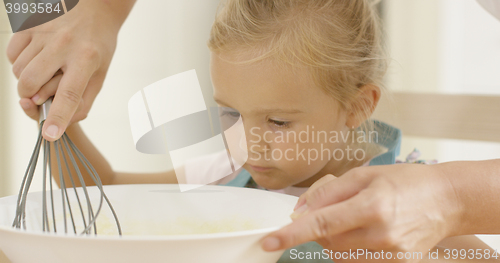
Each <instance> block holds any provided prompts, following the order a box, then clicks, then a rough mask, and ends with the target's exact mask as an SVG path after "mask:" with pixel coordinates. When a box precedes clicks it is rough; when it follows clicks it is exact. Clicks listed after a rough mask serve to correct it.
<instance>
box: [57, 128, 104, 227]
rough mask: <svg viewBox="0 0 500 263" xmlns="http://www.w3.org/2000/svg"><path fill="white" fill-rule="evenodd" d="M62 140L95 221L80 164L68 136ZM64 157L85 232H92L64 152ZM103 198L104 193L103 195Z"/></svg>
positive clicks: (90, 218)
mask: <svg viewBox="0 0 500 263" xmlns="http://www.w3.org/2000/svg"><path fill="white" fill-rule="evenodd" d="M61 140H62V142H63V144H64V147H65V148H66V153H67V155H68V156H69V159H70V161H71V163H72V164H73V167H74V169H75V172H76V175H77V176H78V180H79V181H80V184H81V187H82V189H83V190H84V191H83V193H84V195H85V199H86V202H87V206H88V214H89V221H90V222H92V221H94V222H95V220H93V215H94V211H93V208H92V202H91V201H90V197H89V195H88V192H87V186H86V185H85V181H84V180H83V176H82V174H81V172H80V168H79V167H78V164H77V163H76V161H75V158H74V157H73V153H72V152H71V150H70V149H69V147H68V143H67V141H66V138H65V137H64V136H63V137H62V139H61ZM61 151H62V152H64V151H63V149H62V147H61ZM63 159H64V163H65V164H66V167H67V169H68V174H69V175H70V176H69V178H70V179H71V185H72V186H73V189H74V190H75V196H76V199H77V201H78V205H79V207H80V211H81V213H82V219H83V225H84V228H85V230H84V232H86V233H87V234H90V229H91V228H90V227H89V225H92V224H89V225H87V222H86V220H85V212H84V211H83V207H82V203H81V201H80V197H79V195H78V191H77V190H76V187H75V181H74V180H73V176H72V175H71V171H70V169H69V165H68V161H67V159H66V157H65V155H64V154H63ZM101 199H102V195H101ZM101 204H102V202H101ZM97 215H98V213H97V214H96V216H97ZM93 225H94V233H95V234H97V226H96V224H95V223H94V224H93ZM87 230H88V231H87Z"/></svg>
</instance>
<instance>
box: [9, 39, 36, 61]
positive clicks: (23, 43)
mask: <svg viewBox="0 0 500 263" xmlns="http://www.w3.org/2000/svg"><path fill="white" fill-rule="evenodd" d="M30 42H31V34H29V33H26V32H20V33H16V34H14V36H12V38H11V39H10V41H9V45H8V46H7V58H8V59H9V61H10V63H11V64H14V62H15V61H16V60H17V58H18V57H19V55H21V53H22V52H23V50H24V49H26V47H27V46H28V45H29V44H30Z"/></svg>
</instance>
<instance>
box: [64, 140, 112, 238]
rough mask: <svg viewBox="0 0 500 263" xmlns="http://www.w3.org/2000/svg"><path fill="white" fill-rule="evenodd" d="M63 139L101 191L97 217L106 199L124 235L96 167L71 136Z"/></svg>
mask: <svg viewBox="0 0 500 263" xmlns="http://www.w3.org/2000/svg"><path fill="white" fill-rule="evenodd" d="M63 139H64V140H66V141H67V143H68V144H69V145H70V146H71V148H72V149H73V150H74V152H75V154H76V156H77V158H78V160H79V161H80V162H81V163H82V164H83V167H84V168H85V170H87V173H88V174H89V175H90V176H91V177H92V179H93V180H94V181H95V182H96V186H97V187H98V188H99V189H100V190H101V202H100V204H99V207H98V209H97V212H96V216H97V215H98V214H99V213H100V211H101V208H102V205H103V200H102V198H104V200H105V201H106V203H107V204H108V207H109V209H110V210H111V213H112V214H113V218H114V220H115V223H116V225H117V229H118V234H119V235H122V229H121V225H120V221H119V220H118V215H117V214H116V211H115V209H114V208H113V206H112V205H111V202H110V201H109V199H108V196H107V195H106V193H105V192H104V189H103V184H102V181H101V178H100V177H99V175H98V174H97V172H96V170H95V169H94V167H93V166H92V165H91V164H90V162H89V160H88V159H87V158H86V157H85V156H84V155H83V153H82V152H81V151H80V150H79V149H78V147H76V145H75V144H74V143H73V141H71V139H70V138H69V136H68V135H67V134H63ZM80 180H81V181H83V178H80ZM82 185H84V182H83V183H82ZM94 220H95V219H94ZM92 223H93V222H92ZM92 223H89V224H92Z"/></svg>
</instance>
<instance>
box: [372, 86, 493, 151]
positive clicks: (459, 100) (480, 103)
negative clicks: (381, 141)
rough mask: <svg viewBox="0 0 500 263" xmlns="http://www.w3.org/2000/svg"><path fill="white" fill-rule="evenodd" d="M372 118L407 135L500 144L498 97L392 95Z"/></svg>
mask: <svg viewBox="0 0 500 263" xmlns="http://www.w3.org/2000/svg"><path fill="white" fill-rule="evenodd" d="M373 117H374V119H377V120H381V121H384V122H387V123H389V124H392V125H394V126H396V127H398V128H400V129H401V130H402V132H403V134H404V135H409V136H418V137H431V138H447V139H458V140H478V141H490V142H500V96H475V95H451V94H426V93H393V94H391V95H389V98H387V97H386V98H384V99H382V100H381V102H380V103H379V106H378V107H377V110H376V111H375V113H374V116H373Z"/></svg>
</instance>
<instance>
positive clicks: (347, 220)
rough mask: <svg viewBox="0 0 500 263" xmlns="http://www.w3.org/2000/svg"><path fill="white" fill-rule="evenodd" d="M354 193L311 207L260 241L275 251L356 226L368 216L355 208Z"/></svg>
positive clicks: (360, 224)
mask: <svg viewBox="0 0 500 263" xmlns="http://www.w3.org/2000/svg"><path fill="white" fill-rule="evenodd" d="M357 203H358V200H357V198H356V197H354V198H351V199H349V200H347V201H345V202H341V203H338V204H335V205H331V206H328V207H325V208H322V209H319V210H316V211H312V212H310V213H308V214H306V215H304V216H303V217H301V218H299V219H297V220H296V221H294V222H293V223H291V224H289V225H287V226H285V227H283V228H282V229H280V230H278V231H276V232H274V233H271V234H269V235H268V236H267V237H265V238H264V239H263V241H262V247H263V249H264V250H266V251H276V250H281V249H286V248H290V247H293V246H297V245H300V244H302V243H306V242H309V241H315V240H320V239H324V238H327V237H330V236H334V235H338V234H340V233H343V232H346V231H349V230H352V229H356V228H359V227H361V226H363V225H364V224H365V223H366V221H367V219H366V217H365V216H364V214H363V211H362V210H360V209H356V207H359V206H356V204H357Z"/></svg>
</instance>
